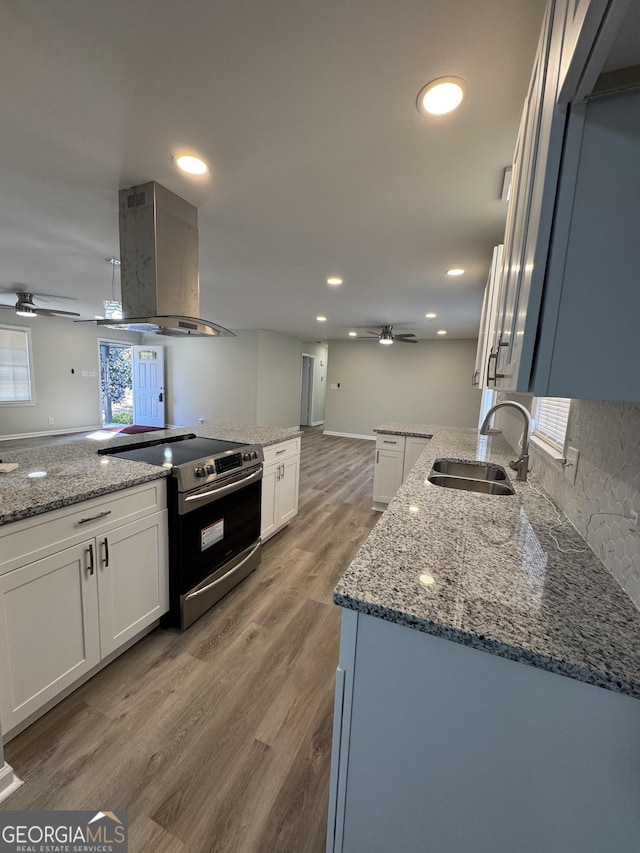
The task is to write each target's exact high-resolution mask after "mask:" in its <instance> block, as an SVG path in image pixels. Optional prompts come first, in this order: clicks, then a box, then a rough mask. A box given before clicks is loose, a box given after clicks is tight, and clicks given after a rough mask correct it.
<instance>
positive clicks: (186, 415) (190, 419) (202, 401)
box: [147, 331, 258, 426]
mask: <svg viewBox="0 0 640 853" xmlns="http://www.w3.org/2000/svg"><path fill="white" fill-rule="evenodd" d="M147 340H148V341H150V338H148V339H147ZM159 340H162V342H163V343H165V344H166V346H167V359H166V370H167V409H166V418H167V423H168V424H172V425H175V426H187V425H189V424H195V423H197V422H198V419H199V418H204V420H205V421H207V422H208V423H213V422H214V421H229V422H232V423H240V424H255V423H257V420H256V417H257V387H258V332H257V331H240V332H237V337H235V338H189V339H185V338H162V339H159V338H157V337H154V342H158V341H159Z"/></svg>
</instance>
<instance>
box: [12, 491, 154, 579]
mask: <svg viewBox="0 0 640 853" xmlns="http://www.w3.org/2000/svg"><path fill="white" fill-rule="evenodd" d="M166 505H167V498H166V483H165V481H164V480H154V481H153V482H151V483H145V484H144V485H142V486H134V487H133V488H130V489H123V490H121V491H118V492H112V493H111V494H108V495H103V496H101V497H99V498H92V499H91V500H89V501H82V502H81V503H78V504H72V505H71V506H68V507H63V508H62V509H56V510H52V511H51V512H44V513H42V515H36V516H33V517H31V518H25V519H22V520H20V521H15V522H13V523H11V524H6V525H3V526H2V527H0V554H1V555H2V556H1V557H0V574H4V573H5V572H9V571H12V570H13V569H16V568H18V567H20V566H23V565H26V564H27V563H32V562H34V560H39V559H42V558H43V557H45V556H47V555H48V554H51V553H53V552H55V551H59V550H60V548H61V547H63V548H67V547H69V546H70V545H73V544H74V543H76V542H81V541H82V540H84V539H89V538H91V537H93V536H96V535H97V534H99V533H103V532H106V531H108V530H109V529H111V528H112V527H117V526H119V525H121V524H122V523H123V521H134V520H135V519H136V518H141V517H142V516H145V515H149V514H150V513H152V512H157V511H158V510H162V509H165V508H166ZM61 543H64V544H63V545H61Z"/></svg>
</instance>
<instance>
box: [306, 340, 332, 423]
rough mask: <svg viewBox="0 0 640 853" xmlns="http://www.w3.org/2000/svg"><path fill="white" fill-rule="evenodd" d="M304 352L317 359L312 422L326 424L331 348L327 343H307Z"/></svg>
mask: <svg viewBox="0 0 640 853" xmlns="http://www.w3.org/2000/svg"><path fill="white" fill-rule="evenodd" d="M302 351H303V352H304V353H305V354H306V355H314V356H315V359H316V361H315V371H314V377H313V379H314V382H313V412H312V413H311V420H312V421H313V423H314V424H320V423H323V422H324V417H325V406H326V398H327V365H328V362H329V347H328V345H327V344H325V343H322V344H317V343H311V342H310V341H305V343H304V344H303V345H302Z"/></svg>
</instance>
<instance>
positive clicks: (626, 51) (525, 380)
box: [488, 0, 640, 401]
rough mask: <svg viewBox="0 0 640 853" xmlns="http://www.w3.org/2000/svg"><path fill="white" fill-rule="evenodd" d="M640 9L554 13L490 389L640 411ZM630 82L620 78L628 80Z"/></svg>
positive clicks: (517, 203)
mask: <svg viewBox="0 0 640 853" xmlns="http://www.w3.org/2000/svg"><path fill="white" fill-rule="evenodd" d="M638 33H640V3H638V2H636V3H634V4H630V3H629V2H628V0H609V2H606V0H591V2H586V0H571V1H570V2H568V1H567V0H550V2H549V4H548V6H547V10H546V15H545V21H544V26H543V30H542V34H541V38H540V43H539V46H538V52H537V54H536V61H535V65H534V69H533V75H532V78H531V84H530V87H529V91H528V93H527V98H526V102H525V108H524V112H523V116H522V121H521V125H520V131H519V134H518V141H517V146H516V153H515V161H514V170H513V185H512V194H511V199H510V203H509V211H508V215H507V225H506V231H505V244H504V256H503V264H502V275H501V284H500V305H499V310H498V316H499V332H498V340H497V343H496V344H495V346H496V350H494V352H495V353H496V362H497V364H496V370H495V374H493V373H492V374H491V376H490V379H489V383H488V384H489V386H490V387H493V383H492V382H491V377H492V376H493V375H495V378H496V381H495V387H497V388H498V389H500V390H508V391H519V392H529V393H533V394H535V395H537V396H553V397H556V396H557V397H576V398H584V399H601V400H630V401H638V400H640V376H639V375H638V371H637V370H636V368H635V365H637V364H638V362H639V361H640V343H639V341H640V338H639V337H638V335H637V331H636V329H635V323H636V321H637V318H638V316H640V288H638V287H637V286H636V285H635V283H634V282H635V281H637V271H638V268H640V241H639V240H638V236H637V234H638V228H637V223H638V212H639V201H638V194H637V192H636V188H637V187H638V186H640V73H638V72H639V71H640V67H637V66H636V67H635V68H633V67H629V63H632V62H634V61H639V60H640V40H639V38H638ZM621 69H622V70H621Z"/></svg>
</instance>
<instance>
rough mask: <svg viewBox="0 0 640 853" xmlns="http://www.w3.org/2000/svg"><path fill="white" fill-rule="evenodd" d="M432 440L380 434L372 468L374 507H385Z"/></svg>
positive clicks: (382, 508) (411, 436)
mask: <svg viewBox="0 0 640 853" xmlns="http://www.w3.org/2000/svg"><path fill="white" fill-rule="evenodd" d="M429 440H430V439H428V438H424V437H420V436H413V435H407V436H405V435H391V434H389V433H380V434H379V435H378V437H377V439H376V459H375V467H374V470H373V508H374V509H377V510H384V509H385V507H386V506H387V504H388V503H389V502H390V500H391V499H392V498H393V496H394V495H395V493H396V492H397V491H398V489H399V488H400V486H401V485H402V483H404V481H405V480H406V478H407V475H408V474H409V471H410V470H411V469H412V468H413V466H414V465H415V463H416V462H417V461H418V458H419V456H420V455H421V453H422V451H423V450H424V449H425V447H426V446H427V445H428V444H429Z"/></svg>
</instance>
